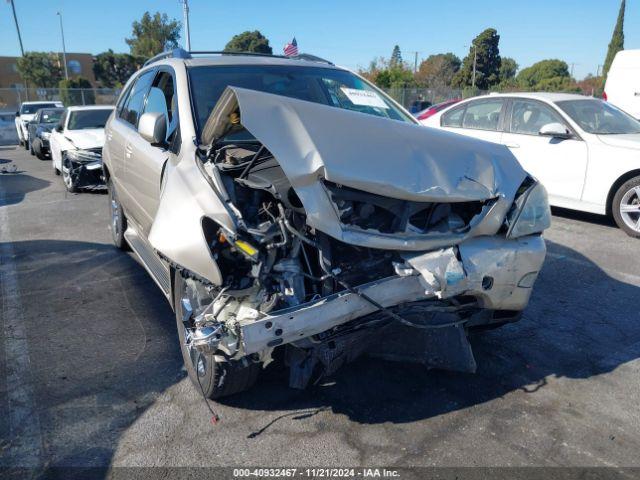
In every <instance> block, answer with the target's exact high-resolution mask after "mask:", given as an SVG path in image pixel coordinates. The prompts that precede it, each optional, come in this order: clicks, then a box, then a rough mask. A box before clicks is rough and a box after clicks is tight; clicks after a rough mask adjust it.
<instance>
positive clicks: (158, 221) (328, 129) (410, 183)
mask: <svg viewBox="0 0 640 480" xmlns="http://www.w3.org/2000/svg"><path fill="white" fill-rule="evenodd" d="M200 137H201V141H200V142H199V144H198V145H196V146H195V152H194V153H195V156H196V158H195V159H189V158H185V159H183V160H182V161H180V162H178V163H177V164H176V165H174V166H173V165H172V166H170V169H171V171H170V172H169V173H168V174H167V175H166V182H165V184H164V185H163V192H162V196H161V203H160V206H159V208H158V213H157V215H156V217H155V220H154V223H153V226H152V228H151V231H150V233H149V241H150V244H151V245H152V246H153V248H154V249H155V251H156V252H157V253H158V255H159V256H160V257H161V258H162V259H163V260H164V261H166V262H167V264H168V265H170V266H171V267H172V268H173V269H174V271H176V272H178V274H179V275H180V277H181V278H182V279H183V280H181V282H180V289H184V286H185V282H186V287H187V288H186V291H187V294H186V295H185V296H184V297H183V298H181V299H178V298H176V299H175V302H178V301H179V302H180V305H178V307H176V305H175V303H174V307H176V312H177V313H176V314H177V315H178V314H179V317H180V318H181V321H182V323H183V329H184V331H185V335H184V346H185V347H186V351H188V352H190V353H188V355H189V356H190V357H191V360H190V362H191V363H192V364H193V365H199V363H198V362H199V360H198V358H200V357H202V356H207V355H208V356H209V357H211V358H214V359H215V362H216V363H217V364H218V365H222V364H226V365H229V366H230V367H229V368H230V369H232V370H233V369H235V368H236V367H238V366H239V367H242V368H252V367H253V366H259V365H263V366H264V365H267V364H268V363H269V362H271V361H272V360H273V359H274V358H280V357H284V361H285V363H286V364H288V365H289V367H290V385H292V386H294V387H298V388H304V387H305V386H307V385H308V384H309V383H310V382H313V381H316V380H317V379H319V378H322V376H323V375H328V374H330V373H332V372H333V371H335V370H336V369H337V368H338V367H340V366H341V365H343V364H344V363H345V362H348V361H350V360H353V359H355V358H356V357H358V356H359V355H361V354H364V353H366V354H369V355H378V356H383V357H385V358H390V359H397V360H406V361H413V362H420V363H422V364H424V365H426V366H428V367H433V368H441V369H450V370H457V371H465V372H472V371H475V368H476V364H475V360H474V357H473V354H472V352H471V347H470V345H469V342H468V339H467V333H468V331H469V330H470V329H473V328H491V327H493V326H496V325H501V324H504V323H508V322H511V321H516V320H518V319H519V318H520V316H521V313H522V311H523V309H524V308H525V307H526V305H527V303H528V301H529V297H530V295H531V291H532V287H533V284H534V283H535V280H536V278H537V275H538V272H539V270H540V268H541V266H542V263H543V261H544V256H545V252H546V249H545V245H544V240H543V239H542V237H541V235H540V233H541V232H542V231H543V230H544V229H545V228H547V227H548V221H549V218H550V212H549V207H548V202H547V199H546V192H545V191H544V188H543V187H542V186H541V185H540V184H539V183H538V182H536V181H535V180H534V179H532V178H531V177H529V176H528V175H527V174H526V172H525V171H524V170H523V169H522V168H521V167H520V165H519V164H518V163H517V161H516V160H515V158H514V157H513V156H512V154H511V153H510V152H509V151H508V149H506V147H503V146H500V145H496V144H491V143H488V142H481V141H477V140H474V139H471V138H469V137H462V136H457V135H451V134H448V133H447V132H441V131H436V130H431V129H426V128H423V127H421V126H419V125H415V124H413V123H411V122H400V121H393V120H389V119H384V118H379V117H376V116H373V115H366V114H362V113H358V112H352V111H347V110H342V109H339V108H334V107H330V106H327V105H321V104H316V103H313V102H307V101H302V100H298V99H295V98H288V97H284V96H279V95H274V94H269V93H264V92H258V91H254V90H247V89H242V88H237V87H228V88H227V89H226V90H225V91H224V92H223V94H222V95H221V97H220V99H219V100H218V103H217V104H216V106H215V107H214V109H213V111H212V112H211V114H210V116H209V119H208V120H207V123H206V125H205V126H204V128H203V131H202V133H201V135H200ZM187 212H188V214H187ZM180 289H178V290H180ZM184 352H185V350H183V354H184ZM194 352H195V353H194ZM198 368H199V367H198Z"/></svg>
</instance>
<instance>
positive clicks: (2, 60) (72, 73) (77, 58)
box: [0, 52, 96, 88]
mask: <svg viewBox="0 0 640 480" xmlns="http://www.w3.org/2000/svg"><path fill="white" fill-rule="evenodd" d="M18 58H20V57H0V88H15V87H24V86H25V85H24V80H22V78H21V77H20V74H19V73H18V67H17V61H18ZM58 58H59V59H60V65H62V53H61V52H58ZM67 70H68V72H69V78H73V77H84V78H86V79H87V80H89V82H91V85H93V86H94V87H95V86H96V77H95V76H94V74H93V55H91V54H90V53H67ZM38 86H39V85H29V87H38Z"/></svg>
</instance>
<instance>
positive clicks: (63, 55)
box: [56, 12, 69, 80]
mask: <svg viewBox="0 0 640 480" xmlns="http://www.w3.org/2000/svg"><path fill="white" fill-rule="evenodd" d="M56 15H58V17H59V18H60V34H61V35H62V61H63V62H64V78H65V79H66V80H69V71H68V70H67V47H65V45H64V28H62V14H61V13H60V12H56Z"/></svg>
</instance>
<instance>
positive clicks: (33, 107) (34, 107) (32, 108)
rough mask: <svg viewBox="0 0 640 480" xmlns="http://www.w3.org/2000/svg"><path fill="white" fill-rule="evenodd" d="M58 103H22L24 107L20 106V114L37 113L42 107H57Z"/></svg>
mask: <svg viewBox="0 0 640 480" xmlns="http://www.w3.org/2000/svg"><path fill="white" fill-rule="evenodd" d="M57 106H58V105H56V104H55V103H51V102H49V103H29V104H27V105H22V107H20V115H22V114H27V115H33V114H34V113H36V112H37V111H38V110H40V109H41V108H54V107H57Z"/></svg>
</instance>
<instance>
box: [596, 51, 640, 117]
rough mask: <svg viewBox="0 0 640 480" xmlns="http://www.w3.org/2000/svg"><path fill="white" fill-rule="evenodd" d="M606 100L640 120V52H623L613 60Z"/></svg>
mask: <svg viewBox="0 0 640 480" xmlns="http://www.w3.org/2000/svg"><path fill="white" fill-rule="evenodd" d="M604 99H605V100H607V101H608V102H609V103H611V104H613V105H615V106H616V107H618V108H619V109H621V110H624V111H625V112H627V113H628V114H629V115H631V116H632V117H634V118H638V119H640V50H623V51H621V52H618V53H617V54H616V57H615V58H614V59H613V63H612V64H611V68H610V69H609V73H608V74H607V83H606V85H605V87H604Z"/></svg>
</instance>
